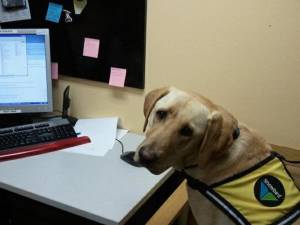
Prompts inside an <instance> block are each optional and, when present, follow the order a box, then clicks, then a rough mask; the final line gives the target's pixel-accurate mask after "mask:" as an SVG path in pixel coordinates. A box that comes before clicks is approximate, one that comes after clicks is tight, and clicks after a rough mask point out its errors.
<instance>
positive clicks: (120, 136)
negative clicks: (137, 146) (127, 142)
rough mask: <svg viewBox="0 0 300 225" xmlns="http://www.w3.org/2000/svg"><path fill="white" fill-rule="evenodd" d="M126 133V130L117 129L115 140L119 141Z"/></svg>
mask: <svg viewBox="0 0 300 225" xmlns="http://www.w3.org/2000/svg"><path fill="white" fill-rule="evenodd" d="M127 133H128V130H125V129H118V130H117V139H118V140H120V139H121V138H122V137H124V136H125V134H127Z"/></svg>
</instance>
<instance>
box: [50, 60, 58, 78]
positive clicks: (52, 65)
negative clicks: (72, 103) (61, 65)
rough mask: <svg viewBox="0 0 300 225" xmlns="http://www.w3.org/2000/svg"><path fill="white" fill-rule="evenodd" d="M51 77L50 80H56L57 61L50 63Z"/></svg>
mask: <svg viewBox="0 0 300 225" xmlns="http://www.w3.org/2000/svg"><path fill="white" fill-rule="evenodd" d="M51 77H52V80H58V63H56V62H53V63H51Z"/></svg>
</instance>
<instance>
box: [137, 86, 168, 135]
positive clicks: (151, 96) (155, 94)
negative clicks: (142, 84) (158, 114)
mask: <svg viewBox="0 0 300 225" xmlns="http://www.w3.org/2000/svg"><path fill="white" fill-rule="evenodd" d="M168 93H169V88H168V87H164V88H159V89H155V90H153V91H151V92H149V93H148V94H147V95H146V98H145V102H144V115H145V123H144V128H143V131H145V130H146V127H147V125H148V118H149V115H150V113H151V111H152V109H153V108H154V106H155V103H156V102H157V101H158V100H159V99H161V98H162V97H163V96H165V95H167V94H168Z"/></svg>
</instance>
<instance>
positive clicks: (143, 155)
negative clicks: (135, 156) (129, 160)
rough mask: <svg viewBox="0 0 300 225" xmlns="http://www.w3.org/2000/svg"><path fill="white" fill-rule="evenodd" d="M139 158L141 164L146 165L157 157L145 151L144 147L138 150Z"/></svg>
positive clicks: (149, 151)
mask: <svg viewBox="0 0 300 225" xmlns="http://www.w3.org/2000/svg"><path fill="white" fill-rule="evenodd" d="M139 157H140V162H141V163H142V164H148V163H151V162H153V161H155V160H156V159H157V156H156V154H155V153H154V152H153V151H151V150H147V149H146V148H144V147H141V148H140V151H139Z"/></svg>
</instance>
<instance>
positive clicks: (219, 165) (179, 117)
mask: <svg viewBox="0 0 300 225" xmlns="http://www.w3.org/2000/svg"><path fill="white" fill-rule="evenodd" d="M144 115H145V124H144V131H145V136H146V138H145V140H144V141H143V142H142V143H141V144H140V146H139V147H138V149H137V151H136V153H135V155H134V160H135V161H136V162H137V163H140V164H142V165H143V166H145V167H146V168H147V169H148V170H149V171H150V172H152V173H153V174H160V173H162V172H163V171H165V170H167V169H168V168H170V167H173V168H175V169H176V170H178V171H182V170H184V171H185V173H187V174H188V176H190V177H192V178H193V179H195V180H201V181H202V182H203V183H205V184H206V185H211V184H215V183H218V182H220V181H222V180H224V179H226V178H228V177H232V176H234V175H236V174H238V173H240V172H242V171H245V170H247V169H249V168H251V167H253V166H254V165H256V164H257V163H259V162H261V161H263V160H264V159H266V158H267V157H269V156H270V154H271V151H272V148H271V146H270V145H269V144H268V143H267V142H266V140H265V139H264V138H262V137H261V136H260V135H258V134H257V133H256V132H255V131H253V130H252V129H250V128H248V127H247V126H246V125H245V124H243V123H240V122H239V121H238V120H237V119H236V118H235V117H234V116H233V115H232V114H231V113H229V112H228V111H227V110H225V109H224V108H223V107H221V106H219V105H216V104H214V103H213V102H212V101H211V100H209V99H207V98H206V97H204V96H201V95H199V94H197V93H194V92H186V91H182V90H179V89H177V88H174V87H165V88H160V89H156V90H153V91H151V92H149V93H148V94H147V95H146V98H145V102H144ZM237 129H238V135H233V134H234V133H235V131H236V130H237ZM235 136H238V137H235ZM187 191H188V202H189V205H190V208H191V210H192V213H193V215H194V217H195V220H196V222H197V223H198V224H199V225H231V224H234V223H233V221H232V220H231V219H230V218H229V217H228V216H226V215H225V214H224V213H223V212H222V211H221V210H219V209H218V208H217V207H216V206H215V205H214V204H212V203H211V202H210V201H209V200H208V199H207V198H206V197H205V196H204V195H202V194H201V193H199V191H198V190H196V189H194V188H191V187H190V186H189V185H188V186H187ZM297 221H298V222H297V223H295V224H297V225H300V220H297ZM262 224H263V223H262Z"/></svg>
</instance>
